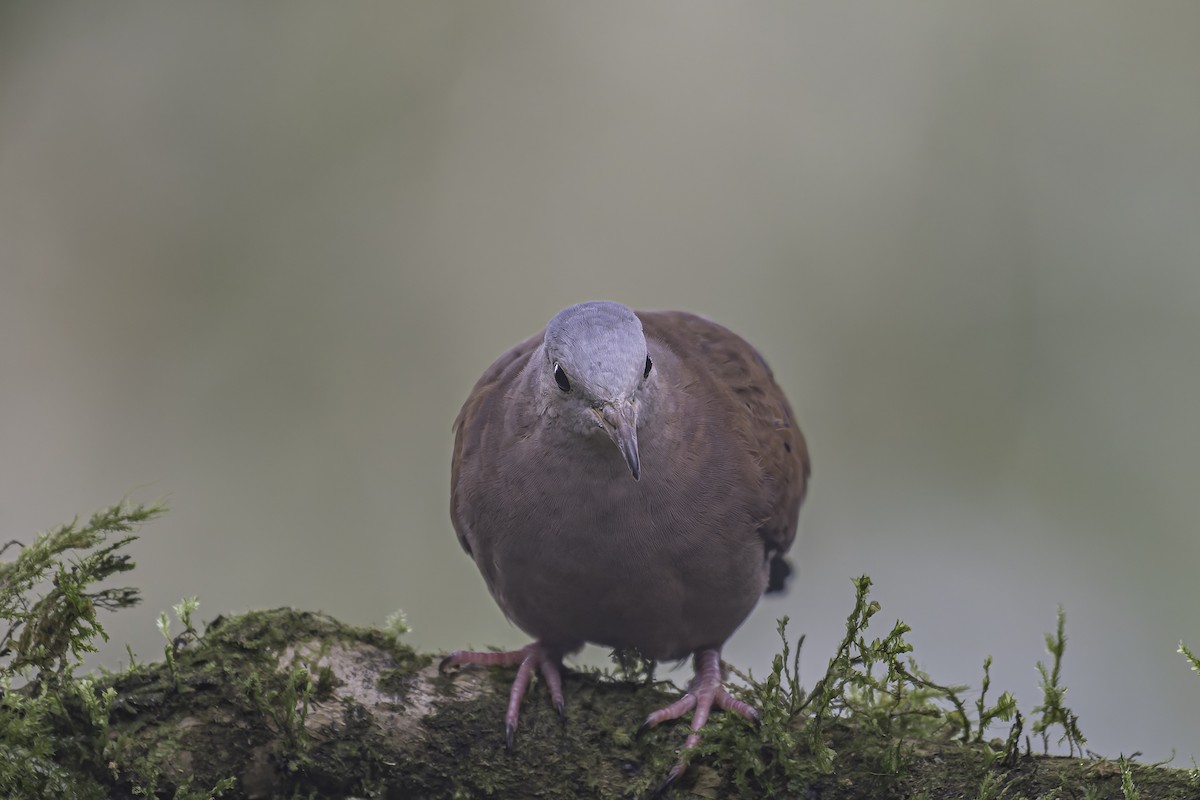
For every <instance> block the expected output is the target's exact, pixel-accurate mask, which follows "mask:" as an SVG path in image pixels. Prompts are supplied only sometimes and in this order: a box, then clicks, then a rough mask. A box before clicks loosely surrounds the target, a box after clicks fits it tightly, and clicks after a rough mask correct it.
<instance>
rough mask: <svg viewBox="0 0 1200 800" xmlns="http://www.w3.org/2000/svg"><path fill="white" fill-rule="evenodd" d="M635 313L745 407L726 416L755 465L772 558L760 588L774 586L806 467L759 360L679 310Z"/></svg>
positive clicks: (781, 572)
mask: <svg viewBox="0 0 1200 800" xmlns="http://www.w3.org/2000/svg"><path fill="white" fill-rule="evenodd" d="M638 317H640V318H641V320H642V328H643V329H644V330H645V332H646V336H647V339H650V340H658V341H661V342H662V343H664V344H665V345H667V346H668V347H669V348H671V350H672V351H673V352H674V353H675V354H676V355H677V356H678V357H680V358H681V359H684V360H685V361H686V362H688V366H689V367H690V368H691V369H692V370H695V371H700V370H707V372H708V373H709V377H711V379H712V386H713V389H714V391H724V392H727V393H728V396H729V398H730V402H731V404H734V405H736V404H741V405H744V407H745V411H746V413H744V414H733V415H732V416H731V419H732V420H733V424H734V425H736V426H737V428H738V429H737V431H736V433H737V439H738V440H739V441H741V442H743V443H744V446H745V447H747V448H748V450H749V451H750V453H751V455H752V463H754V464H755V465H756V466H757V468H758V470H759V474H758V475H757V476H754V477H756V478H757V479H758V482H759V485H760V486H762V488H763V492H764V495H765V498H766V502H765V503H764V507H763V511H764V513H763V516H762V518H761V519H760V526H759V529H758V535H759V536H761V537H762V540H763V546H764V547H765V548H766V552H767V556H768V557H769V558H770V559H771V561H772V569H771V586H770V587H769V588H768V590H769V591H770V590H773V589H779V588H782V581H783V579H784V578H786V576H787V572H788V571H789V568H788V567H787V566H786V563H785V562H783V560H782V555H783V553H785V552H786V551H787V550H788V548H789V547H791V545H792V542H793V540H794V539H795V538H796V526H797V522H798V519H799V515H800V504H801V503H802V502H803V501H804V494H805V492H806V490H807V488H808V478H809V475H810V473H811V465H810V463H809V457H808V446H807V444H806V442H805V440H804V434H803V433H801V432H800V428H799V427H798V426H797V425H796V421H795V418H794V417H793V415H792V409H791V406H789V405H788V401H787V398H786V397H784V395H783V391H782V390H781V389H780V388H779V385H778V384H777V383H775V376H774V374H773V373H772V372H771V368H770V367H769V366H768V365H767V362H766V360H765V359H764V358H763V357H762V356H761V355H760V354H759V352H758V351H757V350H755V349H754V347H752V346H751V345H750V343H749V342H747V341H746V340H745V339H743V338H741V337H740V336H738V335H737V334H735V333H733V332H732V331H730V330H729V329H727V328H724V327H722V326H721V325H718V324H717V323H715V322H711V321H709V320H707V319H704V318H703V317H699V316H696V315H695V314H688V313H686V312H682V311H651V312H638ZM651 356H653V347H652V348H651Z"/></svg>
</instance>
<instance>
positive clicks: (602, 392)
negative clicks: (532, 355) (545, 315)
mask: <svg viewBox="0 0 1200 800" xmlns="http://www.w3.org/2000/svg"><path fill="white" fill-rule="evenodd" d="M545 348H546V358H547V360H548V361H549V362H551V363H554V362H557V363H558V364H559V365H560V366H561V367H562V369H563V370H564V371H565V372H566V374H567V376H568V377H569V379H570V380H571V382H572V383H573V384H575V385H581V386H582V387H583V388H584V389H585V390H586V391H587V393H588V394H589V395H591V396H592V397H594V398H595V399H596V400H600V401H608V400H616V399H619V398H624V397H628V396H630V395H631V394H632V393H633V392H634V391H635V390H636V389H637V387H638V385H639V384H640V383H641V380H642V373H643V371H644V369H645V364H646V337H645V335H644V334H643V333H642V322H641V320H639V319H638V318H637V315H636V314H634V313H633V311H631V310H630V309H628V308H626V307H625V306H623V305H621V304H620V303H611V302H607V301H600V300H597V301H592V302H588V303H580V304H578V305H574V306H571V307H569V308H564V309H563V310H562V311H560V312H558V313H557V314H556V315H555V316H554V319H552V320H550V323H549V324H548V325H547V326H546V338H545Z"/></svg>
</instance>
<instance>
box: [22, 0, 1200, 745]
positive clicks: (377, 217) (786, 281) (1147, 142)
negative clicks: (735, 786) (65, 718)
mask: <svg viewBox="0 0 1200 800" xmlns="http://www.w3.org/2000/svg"><path fill="white" fill-rule="evenodd" d="M1198 42H1200V4H1197V3H1192V2H1180V3H1168V2H1153V3H1138V4H1132V3H1117V2H1064V3H1055V4H1046V3H1041V2H1032V1H1030V2H1010V3H1003V4H999V3H997V4H986V5H985V4H960V3H955V2H919V3H906V4H895V3H882V2H881V3H861V2H850V3H841V2H836V3H835V2H830V3H819V4H808V3H786V2H777V3H753V4H735V3H722V2H686V3H684V2H677V3H641V2H624V3H605V4H582V3H575V4H571V3H558V2H551V1H550V0H547V1H546V2H507V3H491V2H424V3H390V4H388V3H359V4H346V3H338V4H333V3H320V2H289V3H270V2H260V3H240V2H210V3H193V4H166V3H156V2H136V3H135V2H110V3H89V2H25V3H21V2H7V3H5V4H4V5H2V6H0V381H2V385H0V452H2V453H3V457H2V458H0V539H5V540H7V539H9V538H12V537H17V538H24V539H28V538H29V537H30V536H31V535H32V534H33V533H34V532H35V531H38V530H43V529H46V528H49V527H52V526H54V525H56V524H58V523H60V522H64V521H66V520H67V519H69V518H70V516H71V515H72V514H75V513H90V512H91V511H92V510H94V509H96V508H98V507H100V506H102V505H105V504H108V503H110V502H113V501H115V500H117V499H119V498H120V497H122V496H123V495H127V494H128V495H130V496H131V497H133V498H134V499H135V500H154V499H156V498H159V497H164V496H165V497H166V498H167V499H168V500H169V502H170V505H171V507H172V513H171V514H170V515H169V516H168V517H167V518H166V519H165V520H163V521H161V522H158V523H155V524H154V525H153V526H152V527H151V528H149V529H147V530H146V531H145V537H144V538H143V539H142V540H141V541H140V542H139V543H138V544H137V546H136V554H137V558H138V561H139V565H140V569H139V571H138V572H137V573H135V580H136V581H137V582H138V583H139V584H140V585H141V586H143V587H144V590H145V598H146V602H145V603H144V605H143V606H142V607H140V608H139V609H137V610H135V611H133V612H127V613H125V614H123V615H121V616H118V617H115V618H112V619H111V625H110V630H111V632H112V634H113V640H114V641H113V646H112V648H111V649H110V650H108V651H106V652H105V653H104V654H103V656H102V658H103V660H104V661H105V663H109V664H116V663H117V661H118V659H120V658H122V657H123V643H124V642H127V641H128V642H131V643H132V644H133V646H134V649H135V650H136V651H137V652H138V653H139V655H140V656H141V657H143V658H151V657H154V656H155V655H156V654H157V653H158V652H159V651H160V649H161V648H160V641H159V639H158V633H157V631H155V629H154V624H153V619H154V617H155V616H156V615H157V614H158V612H159V611H160V610H162V609H165V608H167V607H168V606H169V605H170V604H171V603H172V602H175V601H177V600H178V599H179V598H180V597H182V596H185V595H193V594H199V595H200V597H201V603H202V606H201V612H202V615H203V616H204V617H205V618H211V617H213V616H215V615H216V614H217V613H222V612H226V611H236V610H239V609H247V608H252V607H262V606H280V605H294V606H299V607H303V608H309V609H323V610H326V611H328V612H330V613H332V614H335V615H337V616H339V617H341V618H343V619H346V620H348V621H353V622H358V623H381V622H382V621H383V619H384V618H385V617H386V616H387V614H388V613H389V612H391V611H392V610H394V609H395V608H397V607H402V608H404V609H405V610H406V611H407V613H408V616H409V620H410V622H411V623H412V625H413V626H414V628H415V630H414V632H413V633H412V635H411V638H412V640H413V641H414V642H415V643H416V644H417V645H419V646H421V647H424V648H431V649H450V648H455V647H461V646H465V645H468V644H473V645H476V646H481V645H488V644H493V645H505V646H517V645H520V644H522V643H523V642H524V641H525V637H524V635H523V634H522V633H521V632H520V631H519V630H517V629H515V628H514V627H512V626H511V625H509V624H508V623H507V622H506V621H505V620H504V619H503V617H502V616H501V614H500V613H499V611H498V610H497V609H496V607H495V606H494V604H493V603H492V601H491V599H490V598H489V597H488V595H487V592H486V590H485V588H484V586H483V582H482V580H481V579H480V577H479V576H478V574H477V572H476V569H475V566H474V564H472V562H471V561H470V559H469V558H467V556H466V555H464V554H463V553H462V551H461V550H460V549H459V547H458V544H457V542H456V541H455V538H454V534H453V532H452V529H451V527H450V523H449V519H448V514H447V506H448V493H449V489H448V483H449V458H450V447H451V441H452V437H451V432H450V425H451V422H452V421H453V419H454V415H455V413H456V412H457V410H458V406H459V404H460V403H461V401H462V400H463V399H464V398H465V396H466V394H467V392H468V391H469V389H470V387H471V386H472V384H473V383H474V381H475V379H476V378H477V377H478V376H479V374H480V373H481V372H482V370H483V369H484V368H485V367H486V366H487V365H488V364H489V363H490V362H491V361H492V359H493V358H495V357H496V356H497V355H498V354H499V353H500V352H501V351H502V350H503V349H504V348H506V347H507V346H508V345H509V344H511V343H513V342H515V341H517V340H518V339H520V338H521V337H524V336H527V335H529V334H531V333H533V332H534V331H536V330H537V329H539V328H540V327H541V326H542V325H543V324H544V323H545V321H546V320H547V319H548V318H549V317H550V316H551V315H552V314H553V313H554V312H556V311H557V310H558V309H560V308H561V307H563V306H566V305H569V304H571V303H574V302H578V301H581V300H585V299H594V298H606V299H614V300H619V301H622V302H625V303H627V304H629V305H631V306H634V307H637V308H683V309H689V310H693V311H697V312H700V313H703V314H705V315H708V316H710V317H712V318H714V319H716V320H719V321H721V322H723V323H724V324H726V325H728V326H730V327H732V328H733V329H735V330H737V331H739V332H740V333H742V334H743V335H745V336H746V337H747V338H748V339H750V340H751V341H752V342H754V343H755V344H756V345H757V346H758V347H759V348H760V349H761V350H762V351H763V352H764V353H765V354H766V355H767V357H768V359H769V360H770V361H771V363H772V365H773V366H774V368H775V372H776V374H777V377H778V379H779V381H780V383H781V384H782V385H783V387H784V388H785V390H786V391H787V392H788V394H789V396H790V397H791V399H792V402H793V405H794V406H795V407H796V411H797V414H798V416H799V418H800V420H801V422H802V424H803V427H804V430H805V432H806V433H807V435H808V438H809V442H810V445H811V449H812V452H813V457H814V463H815V474H814V481H813V484H812V491H811V494H810V500H809V503H808V505H807V507H806V509H805V511H804V513H803V515H802V532H801V538H800V540H799V541H798V544H797V546H796V548H795V550H794V551H793V555H794V558H795V561H796V563H797V566H798V570H799V576H798V577H799V579H798V580H797V581H796V582H795V583H794V584H793V587H792V591H791V592H790V594H789V595H788V596H787V597H785V598H783V599H781V600H771V601H766V602H764V603H763V604H762V605H761V606H760V607H759V609H758V610H757V612H756V613H755V614H754V615H753V616H752V617H751V618H750V620H748V621H747V623H746V624H745V625H744V626H743V627H742V629H741V630H740V631H739V632H738V634H737V635H736V637H735V638H734V639H733V640H732V641H731V642H730V644H729V646H728V648H727V649H726V657H727V658H728V659H729V660H731V661H733V662H735V663H737V664H739V665H741V666H743V667H753V668H754V669H755V671H756V672H761V671H762V670H763V669H765V668H766V666H767V664H768V663H769V659H770V656H771V654H772V653H774V651H775V647H776V640H775V632H774V629H775V619H776V618H777V617H779V616H781V615H783V614H789V615H791V617H792V620H793V623H792V629H793V632H794V633H796V634H799V633H801V632H806V633H807V634H808V642H807V644H806V645H805V658H804V661H803V667H804V671H805V674H806V676H807V679H808V681H809V682H810V683H811V681H812V680H813V679H815V677H816V675H817V674H818V673H819V671H820V670H822V669H823V668H824V664H825V661H826V659H827V658H828V657H829V656H830V655H831V653H832V648H833V645H834V642H835V641H836V638H837V637H838V636H839V635H840V633H841V627H842V624H843V619H844V616H845V614H846V613H847V612H848V611H849V608H850V606H851V603H852V599H853V593H852V588H851V585H850V582H849V580H848V579H849V578H850V577H851V576H853V575H857V574H860V573H864V572H865V573H869V574H870V575H871V576H872V577H873V578H874V579H875V581H876V589H875V597H876V598H877V599H879V600H880V601H881V602H882V603H883V606H884V610H883V612H882V614H881V616H880V617H879V618H877V619H879V620H880V622H879V623H878V626H879V627H880V628H881V630H884V629H886V628H887V627H889V625H890V622H891V620H892V619H894V618H895V617H897V616H899V617H901V618H903V619H904V620H905V621H907V622H908V623H910V624H911V625H912V626H913V628H914V633H913V635H912V638H913V640H914V642H915V643H916V645H917V651H916V653H917V657H918V659H919V660H920V662H921V663H922V665H923V666H924V667H926V668H927V669H929V670H930V671H931V672H932V673H933V675H934V676H935V677H936V678H938V679H940V680H942V681H945V682H965V683H972V684H974V685H976V686H977V685H978V682H979V677H980V663H981V662H982V660H983V658H984V656H986V655H987V654H989V653H990V654H993V655H994V656H995V658H996V664H995V668H994V670H993V687H996V688H998V689H1004V688H1008V689H1012V690H1014V691H1015V692H1016V693H1017V695H1018V698H1019V700H1020V702H1021V707H1022V709H1023V710H1024V711H1025V712H1026V713H1028V712H1029V711H1030V710H1031V709H1032V707H1033V706H1034V705H1036V704H1037V703H1038V702H1039V701H1040V694H1039V692H1038V690H1037V675H1036V671H1035V668H1034V664H1035V662H1036V661H1037V660H1038V659H1039V658H1044V654H1043V644H1042V635H1043V633H1044V632H1045V631H1049V630H1052V628H1053V625H1054V617H1055V610H1056V607H1057V605H1058V604H1059V603H1061V604H1063V605H1064V606H1065V607H1066V609H1067V614H1068V621H1067V633H1068V636H1069V637H1070V643H1069V645H1068V648H1067V656H1066V663H1065V669H1064V678H1065V681H1066V683H1067V685H1068V686H1069V687H1070V692H1069V693H1068V695H1067V698H1066V701H1067V704H1068V705H1070V706H1071V707H1072V708H1073V709H1074V710H1075V711H1076V712H1077V713H1078V714H1079V716H1080V718H1081V722H1082V727H1083V730H1084V733H1085V734H1087V735H1088V736H1089V737H1090V742H1089V744H1090V746H1091V747H1093V748H1094V749H1096V750H1098V751H1100V752H1103V753H1105V754H1107V755H1115V754H1117V753H1118V752H1122V751H1123V752H1125V753H1129V752H1131V751H1135V750H1140V751H1142V752H1143V753H1144V754H1145V756H1146V757H1147V758H1155V759H1157V758H1165V757H1167V756H1169V755H1170V753H1171V750H1172V749H1173V748H1174V749H1176V750H1177V751H1178V753H1179V755H1180V757H1181V758H1180V762H1181V763H1182V764H1184V765H1188V764H1189V762H1190V757H1191V756H1192V755H1197V756H1200V724H1198V723H1197V722H1196V720H1198V719H1200V677H1197V676H1196V675H1194V674H1192V673H1190V672H1189V670H1188V668H1187V664H1186V662H1185V661H1184V659H1183V658H1182V656H1180V655H1178V654H1177V653H1176V652H1175V651H1176V647H1177V646H1178V641H1179V639H1181V638H1182V639H1185V640H1187V641H1189V642H1190V643H1191V644H1192V645H1193V646H1194V647H1200V580H1198V577H1200V567H1198V563H1200V530H1198V522H1200V480H1198V479H1200V468H1198V465H1197V453H1198V452H1200V424H1198V423H1197V409H1198V407H1200V46H1198V45H1197V43H1198ZM596 657H597V655H596V654H595V653H592V654H589V655H588V658H593V659H594V658H596ZM600 657H602V656H600ZM674 675H675V677H676V678H677V679H686V677H687V675H688V672H687V670H686V669H684V670H681V671H680V672H677V673H675V674H674ZM635 723H636V720H634V721H631V725H632V724H635Z"/></svg>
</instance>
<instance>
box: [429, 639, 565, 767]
mask: <svg viewBox="0 0 1200 800" xmlns="http://www.w3.org/2000/svg"><path fill="white" fill-rule="evenodd" d="M464 664H478V665H480V666H484V667H512V666H515V667H516V668H517V677H516V678H515V679H514V680H513V683H512V689H511V690H510V691H509V693H508V710H507V711H505V713H504V742H505V744H507V745H508V749H510V750H511V749H512V746H513V739H514V737H515V736H516V734H517V719H518V717H519V716H520V714H521V700H522V699H523V698H524V697H525V690H526V689H528V688H529V682H530V681H531V680H532V679H533V670H534V668H535V667H536V668H537V670H538V671H539V672H541V673H542V679H543V680H545V681H546V686H547V687H548V688H549V689H550V700H551V702H553V703H554V710H555V711H557V712H558V715H559V716H560V717H562V718H563V719H566V718H567V704H566V701H565V700H563V688H562V672H561V669H562V651H560V650H556V649H554V648H551V647H549V646H548V645H545V644H543V643H542V642H534V643H533V644H528V645H525V646H524V647H522V648H521V649H520V650H509V651H508V652H504V653H493V652H490V651H488V652H480V651H473V650H455V651H454V652H453V653H451V654H450V655H448V656H446V657H445V658H443V659H442V662H441V663H440V664H438V671H439V672H445V671H446V670H447V668H449V667H460V666H463V665H464Z"/></svg>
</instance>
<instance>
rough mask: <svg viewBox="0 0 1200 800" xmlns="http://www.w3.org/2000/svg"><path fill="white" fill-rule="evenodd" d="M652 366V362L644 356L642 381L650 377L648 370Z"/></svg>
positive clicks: (648, 357)
mask: <svg viewBox="0 0 1200 800" xmlns="http://www.w3.org/2000/svg"><path fill="white" fill-rule="evenodd" d="M653 366H654V362H653V361H651V360H650V356H646V368H645V369H644V370H642V380H646V378H649V377H650V369H651V367H653Z"/></svg>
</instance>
